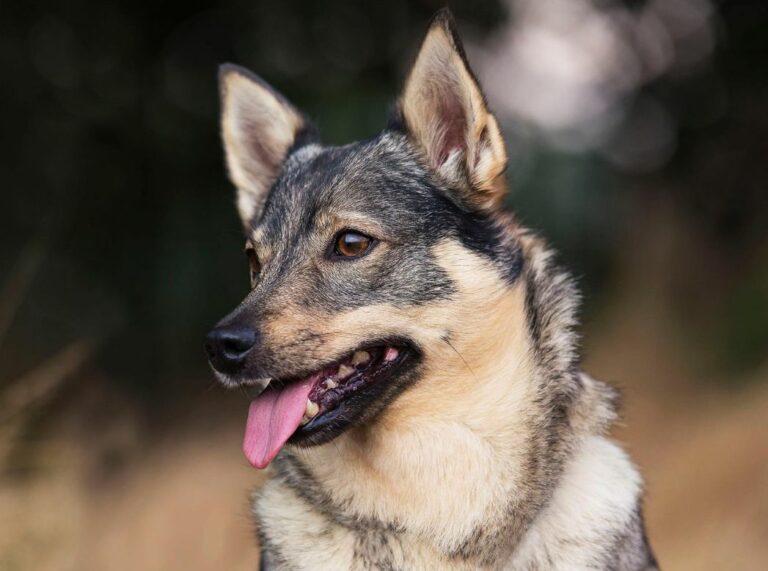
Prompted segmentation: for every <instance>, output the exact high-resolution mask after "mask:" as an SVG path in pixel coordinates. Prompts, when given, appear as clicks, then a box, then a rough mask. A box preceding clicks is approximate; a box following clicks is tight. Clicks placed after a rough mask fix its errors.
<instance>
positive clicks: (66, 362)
mask: <svg viewBox="0 0 768 571" xmlns="http://www.w3.org/2000/svg"><path fill="white" fill-rule="evenodd" d="M94 348H95V347H94V344H93V343H91V342H89V341H77V342H75V343H72V344H71V345H69V346H68V347H65V348H64V349H62V350H60V351H59V352H58V353H56V354H55V355H53V357H51V358H49V359H48V360H47V361H45V362H44V363H42V364H41V365H39V366H37V367H35V368H34V369H32V370H31V371H29V372H28V373H26V374H25V375H22V376H21V377H19V378H18V379H16V380H15V381H13V382H12V383H10V387H9V388H8V389H6V390H5V392H4V393H3V394H0V459H5V458H6V457H7V456H8V454H9V452H10V451H11V450H12V448H13V444H14V440H15V437H16V434H17V433H18V431H19V429H20V428H21V426H22V425H23V423H24V421H25V419H27V418H28V417H29V414H30V413H31V412H32V411H33V410H34V409H36V408H39V407H41V406H43V405H44V404H45V403H47V402H48V401H50V400H51V399H52V398H53V397H54V396H55V395H56V394H57V393H58V392H59V390H60V389H61V387H63V385H64V383H65V382H66V381H67V380H68V379H69V378H70V377H71V376H72V375H73V374H74V373H75V372H76V371H77V370H78V369H79V368H80V367H81V366H82V365H83V364H84V363H85V362H86V360H87V359H88V358H89V357H90V356H91V355H92V354H93V352H94Z"/></svg>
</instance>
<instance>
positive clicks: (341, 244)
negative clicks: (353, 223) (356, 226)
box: [334, 232, 373, 258]
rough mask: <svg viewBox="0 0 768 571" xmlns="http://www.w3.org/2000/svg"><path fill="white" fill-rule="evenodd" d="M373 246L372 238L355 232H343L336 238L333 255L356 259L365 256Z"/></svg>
mask: <svg viewBox="0 0 768 571" xmlns="http://www.w3.org/2000/svg"><path fill="white" fill-rule="evenodd" d="M372 245H373V238H369V237H368V236H365V235H363V234H358V233H357V232H343V233H341V234H339V236H338V238H336V245H335V247H334V254H336V255H337V256H343V257H345V258H356V257H358V256H362V255H363V254H365V253H366V252H367V251H368V250H369V249H370V248H371V246H372Z"/></svg>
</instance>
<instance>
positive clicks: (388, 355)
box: [384, 347, 400, 361]
mask: <svg viewBox="0 0 768 571" xmlns="http://www.w3.org/2000/svg"><path fill="white" fill-rule="evenodd" d="M399 354H400V352H399V351H398V350H397V349H395V348H394V347H387V351H386V352H385V353H384V360H385V361H394V360H395V359H397V356H398V355H399Z"/></svg>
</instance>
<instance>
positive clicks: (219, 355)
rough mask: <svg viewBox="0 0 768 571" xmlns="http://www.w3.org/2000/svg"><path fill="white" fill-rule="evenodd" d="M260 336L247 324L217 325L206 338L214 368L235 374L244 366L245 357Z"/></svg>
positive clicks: (209, 356) (206, 349)
mask: <svg viewBox="0 0 768 571" xmlns="http://www.w3.org/2000/svg"><path fill="white" fill-rule="evenodd" d="M258 338H259V334H258V332H257V331H256V330H255V329H253V328H252V327H248V326H247V325H225V326H223V327H216V328H215V329H213V330H212V331H211V332H210V333H208V336H207V337H206V339H205V352H206V353H208V359H209V361H210V362H211V365H212V366H213V368H214V369H216V370H217V371H219V372H220V373H225V374H227V375H234V374H236V373H238V372H240V370H241V369H242V368H243V364H244V363H245V357H246V355H248V352H249V351H250V350H251V349H252V348H253V346H254V345H256V341H257V340H258Z"/></svg>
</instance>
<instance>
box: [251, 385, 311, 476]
mask: <svg viewBox="0 0 768 571" xmlns="http://www.w3.org/2000/svg"><path fill="white" fill-rule="evenodd" d="M319 378H320V373H318V374H315V375H312V376H311V377H308V378H306V379H303V380H301V381H297V382H293V383H291V384H290V385H288V386H287V387H285V388H282V389H279V390H275V389H268V390H266V391H264V392H263V393H262V394H260V395H259V396H258V397H257V398H256V399H254V400H253V401H252V402H251V406H250V408H249V409H248V422H247V423H246V425H245V438H244V439H243V452H245V456H246V458H248V461H249V462H250V463H251V464H252V465H253V466H254V467H256V468H260V469H261V468H266V467H267V466H269V463H270V462H272V460H273V459H274V457H275V456H277V453H278V452H280V449H281V448H282V447H283V445H284V444H285V441H286V440H288V439H289V438H290V437H291V434H293V433H294V432H295V431H296V429H297V428H298V427H299V424H301V419H302V417H303V416H304V411H305V410H306V409H307V398H308V397H309V393H310V391H311V390H312V387H313V386H314V385H315V383H316V382H317V380H318V379H319Z"/></svg>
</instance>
